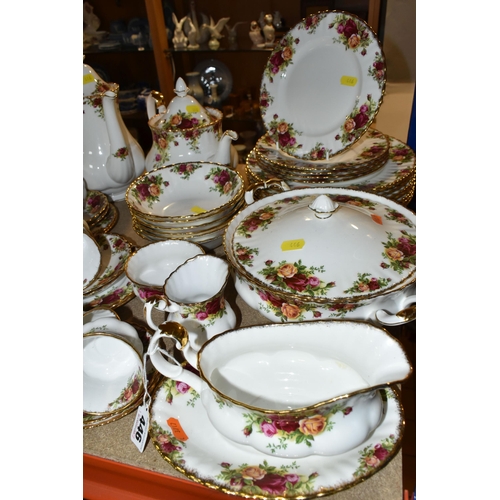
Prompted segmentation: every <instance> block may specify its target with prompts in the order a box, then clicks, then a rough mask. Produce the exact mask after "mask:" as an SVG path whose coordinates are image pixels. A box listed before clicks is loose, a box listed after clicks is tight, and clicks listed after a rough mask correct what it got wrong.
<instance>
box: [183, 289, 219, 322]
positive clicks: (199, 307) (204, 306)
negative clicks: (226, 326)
mask: <svg viewBox="0 0 500 500" xmlns="http://www.w3.org/2000/svg"><path fill="white" fill-rule="evenodd" d="M179 313H180V315H181V317H182V319H194V320H197V321H199V322H201V323H202V326H213V325H214V324H215V322H216V321H217V320H218V319H221V318H222V317H223V316H224V315H225V314H227V311H226V301H225V299H224V295H223V293H222V292H221V293H219V294H217V295H216V296H215V297H212V298H211V299H210V300H207V301H206V302H200V303H197V304H193V305H189V306H187V305H185V306H182V307H181V310H180V311H179Z"/></svg>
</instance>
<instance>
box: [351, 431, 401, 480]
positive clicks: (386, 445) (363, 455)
mask: <svg viewBox="0 0 500 500" xmlns="http://www.w3.org/2000/svg"><path fill="white" fill-rule="evenodd" d="M395 443H396V436H395V435H394V434H391V435H390V436H389V437H388V438H386V439H383V440H382V441H381V442H380V443H377V444H375V445H369V446H367V447H366V448H364V449H363V450H361V451H360V452H359V454H360V458H359V467H358V468H357V469H356V471H355V472H354V473H353V476H354V477H361V476H365V475H366V474H368V473H369V472H370V471H372V470H373V469H376V468H377V467H380V465H381V464H382V463H383V462H384V461H385V460H387V458H388V457H390V456H391V452H392V450H393V448H394V445H395Z"/></svg>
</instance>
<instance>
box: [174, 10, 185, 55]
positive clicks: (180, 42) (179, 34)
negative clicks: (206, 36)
mask: <svg viewBox="0 0 500 500" xmlns="http://www.w3.org/2000/svg"><path fill="white" fill-rule="evenodd" d="M172 20H173V21H174V24H175V31H174V37H173V38H172V43H173V44H174V49H185V48H186V46H187V42H188V39H187V36H186V35H185V34H184V31H182V26H183V25H184V21H185V20H186V18H185V17H183V18H182V19H181V20H180V21H178V20H177V16H176V15H175V14H174V13H172Z"/></svg>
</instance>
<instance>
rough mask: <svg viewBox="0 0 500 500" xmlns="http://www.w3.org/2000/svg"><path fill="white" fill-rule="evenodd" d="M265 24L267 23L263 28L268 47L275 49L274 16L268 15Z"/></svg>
mask: <svg viewBox="0 0 500 500" xmlns="http://www.w3.org/2000/svg"><path fill="white" fill-rule="evenodd" d="M264 22H265V25H264V27H263V28H262V31H263V32H264V39H265V43H266V47H273V46H274V37H275V29H274V26H273V15H272V14H266V15H265V16H264Z"/></svg>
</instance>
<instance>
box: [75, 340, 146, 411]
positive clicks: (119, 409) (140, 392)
mask: <svg viewBox="0 0 500 500" xmlns="http://www.w3.org/2000/svg"><path fill="white" fill-rule="evenodd" d="M90 337H110V338H113V339H117V340H120V341H122V342H124V343H125V344H127V345H128V346H129V347H130V348H131V349H132V350H133V351H134V352H135V354H137V358H138V359H139V365H140V366H142V364H143V359H142V355H141V353H140V352H139V351H138V350H137V349H136V348H135V346H133V345H132V343H131V342H129V340H128V339H126V338H124V337H122V336H121V335H119V334H116V333H112V332H102V331H93V332H88V333H84V334H83V338H84V339H85V338H90ZM143 393H144V379H143V376H142V371H141V387H140V389H139V390H138V391H137V393H136V397H135V398H134V399H132V400H131V401H129V402H128V403H126V404H124V405H123V406H120V408H118V409H117V410H111V411H88V410H83V412H84V413H86V414H87V415H96V416H102V417H106V416H108V417H109V416H112V415H115V414H116V413H120V412H121V411H122V410H125V409H127V408H129V407H130V406H132V405H133V404H134V403H135V402H136V401H137V400H139V401H140V400H141V398H142V396H143Z"/></svg>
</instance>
